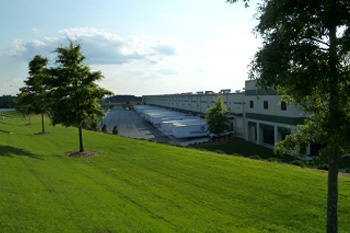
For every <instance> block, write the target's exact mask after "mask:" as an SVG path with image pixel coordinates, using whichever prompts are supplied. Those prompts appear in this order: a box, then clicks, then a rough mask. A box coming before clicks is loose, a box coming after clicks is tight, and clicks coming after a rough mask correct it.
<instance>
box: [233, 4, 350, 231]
mask: <svg viewBox="0 0 350 233" xmlns="http://www.w3.org/2000/svg"><path fill="white" fill-rule="evenodd" d="M229 2H235V0H229ZM257 19H258V20H259V23H258V25H257V27H256V28H255V31H256V33H257V34H258V35H260V36H261V37H262V39H263V46H262V47H261V48H260V49H259V50H258V52H257V53H256V55H255V58H254V59H253V62H252V64H251V76H252V78H254V79H256V80H257V83H258V85H259V86H261V87H265V88H266V87H273V88H275V89H278V90H279V91H280V92H282V93H284V94H285V95H288V96H289V97H291V99H292V101H293V102H295V103H297V104H298V105H300V106H302V107H303V109H304V110H305V111H306V112H308V113H310V114H311V117H310V118H309V119H308V120H307V121H306V124H305V125H303V126H301V127H300V130H299V131H298V132H297V133H296V134H294V135H290V136H289V137H287V138H286V140H285V141H284V142H282V143H281V144H280V145H279V147H280V148H284V149H287V150H292V149H294V148H295V145H296V144H297V143H305V142H306V141H309V142H315V143H319V144H323V145H325V147H324V149H322V150H321V153H322V154H323V155H327V157H328V168H329V172H328V203H327V231H328V232H337V231H338V220H337V205H338V180H337V176H338V163H339V158H340V156H341V155H342V154H345V153H349V152H350V142H349V141H347V140H344V139H345V138H347V137H348V135H350V66H349V64H350V63H349V61H350V60H349V58H350V57H349V54H350V29H349V26H350V2H349V1H348V0H263V1H261V4H260V5H259V7H258V13H257Z"/></svg>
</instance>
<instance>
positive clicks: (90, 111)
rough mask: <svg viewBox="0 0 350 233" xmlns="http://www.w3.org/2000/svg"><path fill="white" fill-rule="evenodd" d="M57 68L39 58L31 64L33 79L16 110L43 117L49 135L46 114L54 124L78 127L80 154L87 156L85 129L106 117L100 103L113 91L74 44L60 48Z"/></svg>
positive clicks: (20, 97)
mask: <svg viewBox="0 0 350 233" xmlns="http://www.w3.org/2000/svg"><path fill="white" fill-rule="evenodd" d="M54 52H55V53H56V54H57V57H56V59H55V64H56V66H55V67H48V63H49V60H48V59H47V58H44V57H41V56H40V55H36V56H35V57H34V58H33V59H32V60H31V61H30V62H29V77H28V78H27V79H26V80H25V81H24V83H25V86H24V87H22V88H20V93H19V94H18V96H17V102H16V109H17V110H19V111H20V112H22V113H24V114H32V113H34V114H41V118H42V133H45V122H44V119H45V117H44V115H45V114H48V115H49V117H50V119H51V121H52V124H53V125H57V124H61V125H64V126H66V127H69V126H73V127H77V128H78V133H79V152H81V153H83V152H84V151H85V149H84V142H83V127H84V125H85V124H86V122H87V121H88V120H91V121H96V119H97V118H98V117H100V116H103V115H104V112H103V111H102V109H101V106H100V104H99V103H98V100H101V99H102V98H103V97H105V96H107V95H112V92H111V91H109V90H107V89H104V88H101V87H100V86H99V85H98V84H97V83H96V82H98V81H100V80H102V79H103V75H102V73H101V72H100V71H91V69H90V67H89V66H87V65H86V64H85V63H84V61H85V59H86V57H85V56H84V55H83V54H82V51H81V45H80V44H76V45H75V44H74V42H72V41H70V43H69V46H67V47H58V48H56V49H55V51H54Z"/></svg>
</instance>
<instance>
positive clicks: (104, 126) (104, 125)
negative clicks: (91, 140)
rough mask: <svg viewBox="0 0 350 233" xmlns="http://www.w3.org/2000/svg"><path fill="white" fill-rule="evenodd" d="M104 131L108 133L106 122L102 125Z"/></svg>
mask: <svg viewBox="0 0 350 233" xmlns="http://www.w3.org/2000/svg"><path fill="white" fill-rule="evenodd" d="M102 132H104V133H108V128H107V125H106V124H103V126H102Z"/></svg>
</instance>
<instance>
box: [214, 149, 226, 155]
mask: <svg viewBox="0 0 350 233" xmlns="http://www.w3.org/2000/svg"><path fill="white" fill-rule="evenodd" d="M214 152H215V153H218V154H226V153H225V152H224V151H222V150H215V151H214Z"/></svg>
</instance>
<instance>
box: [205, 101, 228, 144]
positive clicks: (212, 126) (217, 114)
mask: <svg viewBox="0 0 350 233" xmlns="http://www.w3.org/2000/svg"><path fill="white" fill-rule="evenodd" d="M229 113H230V111H229V110H228V109H227V107H226V105H225V103H224V100H223V98H222V96H219V98H218V99H217V101H216V102H215V105H213V106H211V107H209V108H208V110H207V113H206V115H205V119H206V120H207V122H208V125H209V127H208V128H209V131H210V132H211V133H213V134H215V135H217V136H219V137H220V136H221V134H222V133H224V132H225V131H227V130H229V129H230V124H229V119H228V114H229Z"/></svg>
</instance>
